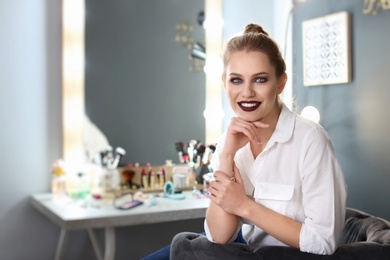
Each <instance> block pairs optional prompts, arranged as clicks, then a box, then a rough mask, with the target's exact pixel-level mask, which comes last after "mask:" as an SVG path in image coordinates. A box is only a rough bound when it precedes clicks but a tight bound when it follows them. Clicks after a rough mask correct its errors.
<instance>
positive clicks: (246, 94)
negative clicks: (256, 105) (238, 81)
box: [241, 82, 255, 98]
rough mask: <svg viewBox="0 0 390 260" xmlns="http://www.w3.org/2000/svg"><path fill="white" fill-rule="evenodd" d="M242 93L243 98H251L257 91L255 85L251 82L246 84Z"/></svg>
mask: <svg viewBox="0 0 390 260" xmlns="http://www.w3.org/2000/svg"><path fill="white" fill-rule="evenodd" d="M241 95H242V97H243V98H250V97H253V96H255V91H254V90H253V85H252V84H251V82H248V83H246V84H245V85H244V88H243V90H242V93H241Z"/></svg>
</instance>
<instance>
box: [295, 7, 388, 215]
mask: <svg viewBox="0 0 390 260" xmlns="http://www.w3.org/2000/svg"><path fill="white" fill-rule="evenodd" d="M362 10H363V1H356V0H343V1H339V0H327V1H322V0H309V1H306V3H304V4H301V5H298V6H297V7H296V9H295V13H294V20H293V23H294V27H293V49H294V51H295V52H294V54H293V57H294V66H293V70H294V75H293V77H292V78H293V80H294V82H293V86H294V87H293V93H294V96H295V100H296V105H297V109H298V111H300V110H301V109H302V108H303V107H305V106H307V105H313V106H315V107H317V108H318V110H319V111H320V114H321V121H320V123H321V124H322V125H323V126H324V128H325V129H326V130H327V131H328V133H329V134H330V136H331V138H332V140H333V143H334V146H335V150H336V153H337V157H338V159H339V162H340V164H341V166H342V168H343V170H344V172H345V176H346V181H347V184H348V201H347V205H348V206H350V207H355V208H359V209H362V210H365V211H367V212H370V213H372V214H375V215H378V216H381V217H384V218H386V219H390V204H389V198H390V189H389V185H390V167H389V166H390V165H389V159H390V156H389V154H390V150H389V149H390V145H389V137H388V130H384V129H388V128H389V127H390V122H389V118H390V117H389V115H388V111H389V109H390V106H389V103H388V101H387V99H388V97H389V95H390V91H389V87H390V83H389V82H390V74H389V68H390V51H389V42H390V27H389V25H390V12H389V11H384V12H381V13H379V14H377V15H375V16H373V15H364V14H362ZM340 11H348V12H349V13H351V24H352V26H351V27H352V28H351V29H352V30H351V31H352V33H351V37H352V38H351V40H352V46H351V47H352V75H353V79H352V82H351V83H347V84H337V85H328V86H312V87H304V86H303V76H302V75H303V72H302V70H303V62H302V60H303V58H302V30H301V24H302V21H304V20H308V19H312V18H316V17H319V16H323V15H327V14H331V13H335V12H340ZM290 78H291V77H290ZM378 139H379V140H378ZM373 146H375V147H380V149H375V147H373ZM378 158H382V160H378Z"/></svg>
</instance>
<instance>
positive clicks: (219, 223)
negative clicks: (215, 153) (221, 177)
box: [206, 153, 239, 244]
mask: <svg viewBox="0 0 390 260" xmlns="http://www.w3.org/2000/svg"><path fill="white" fill-rule="evenodd" d="M233 158H234V154H230V153H221V154H220V155H219V160H220V166H219V169H218V171H221V172H223V173H225V174H226V175H227V176H229V177H233ZM206 221H207V225H208V227H209V230H210V233H211V236H212V238H213V240H214V242H216V243H220V244H225V243H227V242H229V241H230V239H231V238H232V236H233V235H234V234H235V232H236V230H237V227H238V224H239V217H237V216H236V215H232V214H230V213H227V212H226V211H224V210H223V209H222V208H221V207H219V206H218V205H216V204H214V203H213V202H210V205H209V208H208V209H207V212H206Z"/></svg>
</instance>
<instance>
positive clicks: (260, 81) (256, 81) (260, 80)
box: [254, 77, 268, 83]
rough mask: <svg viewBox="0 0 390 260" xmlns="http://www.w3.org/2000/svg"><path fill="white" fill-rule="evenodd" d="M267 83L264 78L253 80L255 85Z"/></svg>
mask: <svg viewBox="0 0 390 260" xmlns="http://www.w3.org/2000/svg"><path fill="white" fill-rule="evenodd" d="M267 81H268V79H267V78H264V77H258V78H255V80H254V82H255V83H265V82H267Z"/></svg>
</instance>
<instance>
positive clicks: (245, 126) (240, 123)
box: [230, 118, 263, 143]
mask: <svg viewBox="0 0 390 260" xmlns="http://www.w3.org/2000/svg"><path fill="white" fill-rule="evenodd" d="M262 124H263V123H262ZM262 124H261V125H262ZM259 125H260V124H259ZM230 126H231V129H230V130H232V131H233V134H234V133H243V134H244V135H245V136H247V137H248V138H249V140H251V141H252V142H255V143H260V142H261V140H260V136H259V132H258V128H257V127H256V125H255V124H254V123H251V122H247V121H244V120H242V119H240V118H234V119H232V120H231V124H230Z"/></svg>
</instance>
